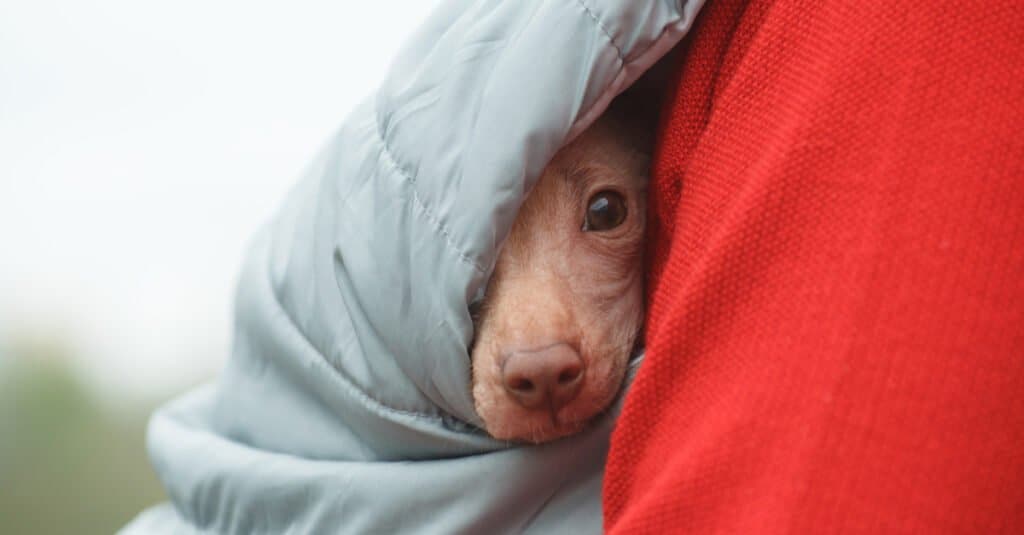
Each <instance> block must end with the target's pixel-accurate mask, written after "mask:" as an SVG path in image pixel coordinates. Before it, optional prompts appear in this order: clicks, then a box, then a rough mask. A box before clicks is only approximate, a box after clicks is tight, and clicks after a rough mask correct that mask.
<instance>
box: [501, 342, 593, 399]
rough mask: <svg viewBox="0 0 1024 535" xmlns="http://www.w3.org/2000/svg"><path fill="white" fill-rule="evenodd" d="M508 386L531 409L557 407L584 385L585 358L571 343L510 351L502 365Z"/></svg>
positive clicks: (507, 389) (506, 385) (506, 388)
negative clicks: (533, 349)
mask: <svg viewBox="0 0 1024 535" xmlns="http://www.w3.org/2000/svg"><path fill="white" fill-rule="evenodd" d="M501 375H502V382H503V383H504V385H505V390H506V391H508V393H509V394H510V395H511V396H512V398H513V399H515V400H516V401H517V402H519V404H520V405H522V406H523V407H526V408H528V409H536V408H540V407H545V408H547V407H550V409H551V410H552V411H557V410H558V409H559V408H561V407H563V406H565V404H567V403H569V402H570V401H572V400H573V398H575V397H576V395H577V394H579V392H580V387H581V386H582V385H583V359H582V358H580V354H579V352H577V351H576V350H575V349H573V348H572V347H571V346H570V345H569V344H564V343H561V344H554V345H551V346H548V347H545V348H542V349H538V350H535V351H514V352H512V353H509V354H508V356H507V357H506V358H505V362H504V363H503V364H502V367H501Z"/></svg>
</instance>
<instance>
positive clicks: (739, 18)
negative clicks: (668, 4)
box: [604, 0, 1024, 533]
mask: <svg viewBox="0 0 1024 535" xmlns="http://www.w3.org/2000/svg"><path fill="white" fill-rule="evenodd" d="M684 46H686V50H685V51H684V53H683V54H682V55H681V57H680V60H681V61H680V65H679V67H680V68H679V70H678V74H677V76H676V77H675V79H674V81H673V83H672V84H673V85H672V89H671V96H670V97H669V101H668V102H667V107H666V113H665V116H664V119H663V124H662V125H661V130H660V142H659V143H660V146H659V148H658V149H657V151H656V155H655V165H654V176H653V183H652V187H651V236H650V239H651V243H652V244H653V245H652V250H651V252H650V253H651V254H650V263H651V265H650V279H649V314H648V324H647V328H646V343H647V356H646V360H645V362H644V364H643V366H642V368H641V370H640V372H639V376H638V378H637V380H636V382H635V383H634V385H633V387H632V390H631V391H630V393H629V396H628V398H627V401H626V406H625V410H624V412H623V414H622V416H621V418H620V420H619V423H618V427H617V429H616V431H615V433H614V435H613V440H612V447H611V452H610V455H609V459H608V465H607V472H606V476H605V483H604V484H605V488H604V505H605V525H606V528H607V529H608V530H609V532H611V533H672V532H681V533H682V532H686V533H878V532H886V533H890V532H892V533H998V532H1002V533H1024V133H1022V129H1024V4H1021V3H1020V2H1019V1H1017V0H993V1H987V2H982V1H967V2H956V3H952V2H949V3H947V2H906V1H893V0H884V1H877V0H870V1H865V2H849V1H843V0H836V1H832V0H815V1H810V0H806V1H789V2H777V3H775V2H770V1H765V2H758V1H755V2H750V3H745V2H738V1H735V0H716V1H714V2H709V3H708V5H707V6H706V7H705V11H704V12H703V13H702V14H701V15H700V18H699V19H698V22H697V24H696V26H695V28H694V30H693V31H692V33H691V34H690V36H689V37H688V41H687V43H686V44H685V45H684Z"/></svg>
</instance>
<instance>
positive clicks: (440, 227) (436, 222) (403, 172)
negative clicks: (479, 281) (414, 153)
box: [373, 106, 485, 273]
mask: <svg viewBox="0 0 1024 535" xmlns="http://www.w3.org/2000/svg"><path fill="white" fill-rule="evenodd" d="M374 108H376V106H374ZM373 115H374V120H373V123H374V127H375V128H374V130H375V132H376V133H377V139H379V140H380V146H381V154H383V155H384V156H385V159H386V160H387V162H388V164H390V165H391V167H393V168H394V169H395V171H396V172H397V173H398V174H399V175H400V176H401V177H402V179H403V180H405V181H406V182H408V183H409V185H410V186H412V188H411V189H412V201H413V204H415V205H416V207H417V208H418V209H419V210H420V212H422V213H423V217H424V218H426V220H427V221H428V222H430V224H431V225H433V226H434V228H435V229H436V230H437V231H438V232H440V233H441V237H443V238H444V241H445V243H446V244H447V245H448V248H449V249H450V250H451V251H452V252H454V253H455V255H456V256H457V257H458V258H459V260H461V261H462V262H464V263H466V264H468V265H469V266H470V267H472V268H473V269H474V270H476V271H477V272H479V273H484V271H485V270H484V268H483V267H481V266H480V264H478V263H477V262H476V261H474V260H473V259H472V258H470V257H469V255H467V254H466V253H464V252H463V251H462V249H461V248H459V246H458V245H457V244H456V243H455V240H454V239H453V238H452V235H451V231H449V230H448V228H447V227H446V226H445V225H444V223H442V222H441V220H440V219H438V218H437V216H435V215H434V213H433V211H431V210H430V208H429V207H428V206H427V204H426V203H425V202H424V201H423V199H421V198H420V195H419V192H418V191H417V189H416V177H414V176H413V174H412V172H410V171H409V170H407V169H405V168H404V167H402V166H401V165H400V164H399V162H398V158H396V157H395V155H394V152H393V151H392V150H391V147H390V146H389V145H388V142H387V138H385V136H384V130H383V129H382V128H381V120H380V114H379V113H377V112H376V111H375V112H374V114H373Z"/></svg>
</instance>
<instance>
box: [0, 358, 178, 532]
mask: <svg viewBox="0 0 1024 535" xmlns="http://www.w3.org/2000/svg"><path fill="white" fill-rule="evenodd" d="M4 353H6V354H4ZM66 356H67V352H66V351H65V350H64V348H62V347H61V346H60V345H59V344H57V343H52V342H43V343H38V342H37V343H25V344H20V345H19V346H17V347H14V348H8V349H7V350H6V351H4V350H3V349H0V361H3V362H0V364H2V367H0V368H2V369H0V533H11V534H15V533H17V534H21V533H25V534H50V533H54V534H66V533H76V534H78V533H81V534H91V533H97V534H99V533H104V534H108V533H113V532H115V531H117V529H118V528H120V527H121V526H123V525H124V524H125V523H127V522H128V521H129V520H130V519H131V518H133V517H134V516H135V515H136V514H138V513H139V512H140V511H141V510H142V509H144V508H145V507H147V506H149V505H152V504H155V503H157V502H159V501H162V500H164V499H165V498H164V493H163V490H162V489H161V487H160V485H159V483H158V482H157V479H156V475H155V473H154V472H153V470H152V469H151V468H150V466H149V462H148V459H147V457H146V453H145V445H144V434H145V420H146V414H147V413H148V412H149V409H150V407H149V406H147V407H126V408H125V409H124V410H120V409H119V410H111V409H110V408H109V407H106V406H104V404H102V403H99V402H98V401H97V400H96V399H95V398H94V397H93V396H92V395H91V394H90V393H89V391H88V390H87V389H86V388H84V387H83V386H82V385H81V384H80V383H79V382H78V381H77V380H76V378H75V377H74V375H73V373H72V371H71V370H70V369H69V367H68V364H67V362H68V359H67V358H66Z"/></svg>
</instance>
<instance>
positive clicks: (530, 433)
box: [484, 414, 589, 444]
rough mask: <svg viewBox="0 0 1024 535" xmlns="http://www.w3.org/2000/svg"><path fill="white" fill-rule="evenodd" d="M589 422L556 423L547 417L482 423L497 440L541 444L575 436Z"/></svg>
mask: <svg viewBox="0 0 1024 535" xmlns="http://www.w3.org/2000/svg"><path fill="white" fill-rule="evenodd" d="M588 421H589V420H571V421H557V420H553V419H552V418H551V416H550V414H548V415H541V416H536V417H529V418H526V419H518V420H516V421H514V422H504V421H499V422H486V421H485V422H484V425H485V426H486V431H487V433H488V434H490V435H491V436H492V437H494V438H496V439H498V440H505V441H509V442H524V443H529V444H543V443H545V442H551V441H553V440H558V439H560V438H565V437H567V436H571V435H575V434H577V433H579V432H580V431H582V430H583V429H584V428H586V426H587V423H588Z"/></svg>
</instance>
